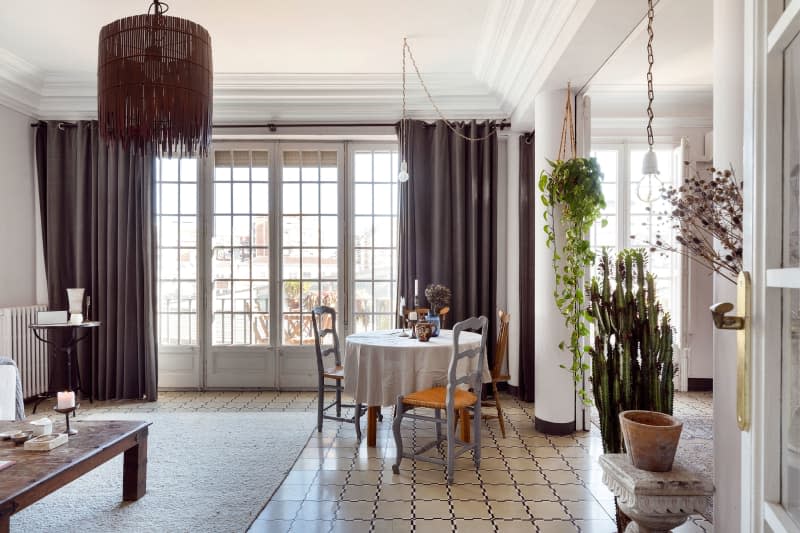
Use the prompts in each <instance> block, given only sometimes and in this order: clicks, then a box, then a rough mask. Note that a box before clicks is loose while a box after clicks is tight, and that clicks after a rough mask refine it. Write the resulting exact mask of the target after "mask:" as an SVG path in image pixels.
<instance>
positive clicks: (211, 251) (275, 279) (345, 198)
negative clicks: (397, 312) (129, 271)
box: [156, 141, 397, 388]
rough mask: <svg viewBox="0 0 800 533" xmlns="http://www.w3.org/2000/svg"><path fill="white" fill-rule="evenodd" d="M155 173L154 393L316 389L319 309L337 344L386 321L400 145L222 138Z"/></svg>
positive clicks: (390, 313)
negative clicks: (332, 318)
mask: <svg viewBox="0 0 800 533" xmlns="http://www.w3.org/2000/svg"><path fill="white" fill-rule="evenodd" d="M158 165H159V166H158V172H157V173H156V183H157V191H158V194H157V201H156V202H157V205H156V213H157V227H158V230H159V239H158V240H159V315H160V323H159V324H160V328H159V329H160V330H159V337H160V339H161V343H160V352H159V385H160V386H162V387H172V388H184V387H186V388H195V387H197V388H205V387H208V388H306V387H313V386H315V384H316V362H315V358H314V336H313V331H312V328H311V310H312V309H313V307H314V306H316V305H328V306H331V307H333V308H335V309H336V310H337V311H338V324H337V328H338V329H339V333H340V336H344V335H346V334H348V333H349V332H351V331H353V330H355V329H357V328H360V327H370V328H372V327H380V326H383V325H386V324H391V320H390V317H392V318H393V309H395V308H396V306H395V305H394V303H393V296H394V293H395V291H394V287H395V283H396V267H395V264H396V237H395V234H396V228H397V206H396V202H397V181H396V174H397V149H396V145H394V144H389V143H386V144H366V143H342V142H336V143H333V142H330V143H328V142H299V143H284V142H239V141H236V142H234V141H218V142H215V143H214V145H213V147H212V149H211V150H210V152H209V155H208V157H207V158H205V159H203V160H200V161H196V160H184V159H182V160H167V159H162V160H160V161H159V162H158ZM192 172H194V174H192ZM187 183H188V184H190V185H189V186H187ZM184 219H186V220H184Z"/></svg>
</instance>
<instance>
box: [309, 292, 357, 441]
mask: <svg viewBox="0 0 800 533" xmlns="http://www.w3.org/2000/svg"><path fill="white" fill-rule="evenodd" d="M311 324H312V327H313V328H314V345H315V347H316V352H317V373H318V376H319V381H318V385H317V394H318V399H317V431H322V421H323V419H328V420H336V421H338V422H352V423H353V424H355V426H356V437H357V438H358V440H361V411H362V407H361V404H357V403H356V404H343V403H342V380H344V367H343V366H342V356H341V352H340V351H339V334H338V333H337V332H336V310H335V309H333V308H332V307H327V306H324V305H320V306H317V307H315V308H314V309H313V310H312V312H311ZM327 335H332V336H333V344H332V345H324V344H323V343H324V341H325V337H326V336H327ZM331 355H333V361H332V362H333V365H330V364H328V365H327V366H326V362H325V359H326V358H328V357H330V356H331ZM326 380H332V381H333V382H334V383H333V384H329V383H327V382H326ZM326 390H334V391H336V398H335V399H334V400H333V401H332V402H331V403H330V404H328V405H325V391H326ZM332 407H335V408H336V416H333V415H329V414H327V413H326V411H327V410H328V409H330V408H332ZM343 407H352V408H354V409H355V415H354V416H353V417H352V418H342V408H343Z"/></svg>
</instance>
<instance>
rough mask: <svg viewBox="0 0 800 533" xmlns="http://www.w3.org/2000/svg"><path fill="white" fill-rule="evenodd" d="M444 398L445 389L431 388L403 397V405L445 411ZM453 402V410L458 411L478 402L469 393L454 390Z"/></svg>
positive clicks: (445, 396) (475, 397)
mask: <svg viewBox="0 0 800 533" xmlns="http://www.w3.org/2000/svg"><path fill="white" fill-rule="evenodd" d="M446 398H447V389H446V388H445V387H432V388H430V389H425V390H421V391H416V392H412V393H411V394H409V395H407V396H403V403H404V404H406V405H413V406H414V407H430V408H431V409H445V408H446V405H445V402H446ZM454 400H455V407H454V408H455V409H456V410H458V409H463V408H465V407H469V406H471V405H475V403H476V402H477V401H478V397H477V396H475V395H474V394H472V393H471V392H469V391H465V390H463V389H456V391H455V397H454Z"/></svg>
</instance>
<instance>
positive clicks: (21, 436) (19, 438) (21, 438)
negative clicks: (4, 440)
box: [11, 431, 33, 444]
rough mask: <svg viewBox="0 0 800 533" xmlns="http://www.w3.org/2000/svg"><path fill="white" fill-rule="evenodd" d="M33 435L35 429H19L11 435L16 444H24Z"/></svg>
mask: <svg viewBox="0 0 800 533" xmlns="http://www.w3.org/2000/svg"><path fill="white" fill-rule="evenodd" d="M32 437H33V431H18V432H16V433H14V434H13V435H11V440H13V441H14V443H15V444H22V443H23V442H25V441H26V440H30V439H31V438H32Z"/></svg>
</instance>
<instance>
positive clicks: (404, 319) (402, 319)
mask: <svg viewBox="0 0 800 533" xmlns="http://www.w3.org/2000/svg"><path fill="white" fill-rule="evenodd" d="M400 325H401V326H403V330H402V331H401V332H400V334H399V335H398V337H408V333H406V326H407V325H408V324H407V320H406V317H404V316H403V315H400Z"/></svg>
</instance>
